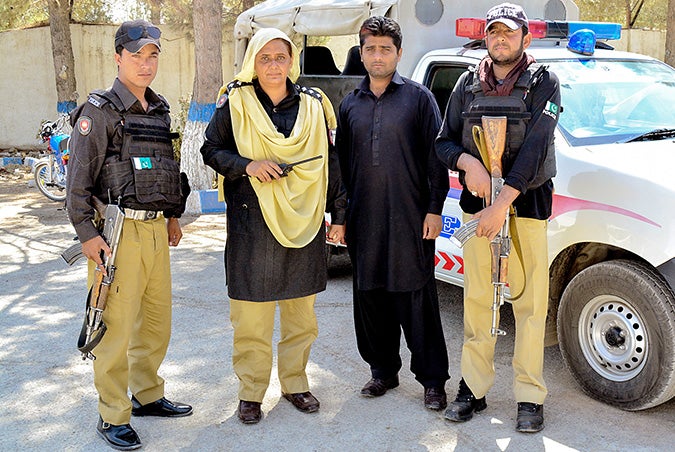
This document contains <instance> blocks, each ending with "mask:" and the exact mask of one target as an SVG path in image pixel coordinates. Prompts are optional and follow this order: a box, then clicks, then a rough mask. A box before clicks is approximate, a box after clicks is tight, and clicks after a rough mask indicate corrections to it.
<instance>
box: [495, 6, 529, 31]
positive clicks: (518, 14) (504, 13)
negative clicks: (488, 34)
mask: <svg viewBox="0 0 675 452" xmlns="http://www.w3.org/2000/svg"><path fill="white" fill-rule="evenodd" d="M495 22H501V23H503V24H504V25H506V26H507V27H509V28H510V29H511V30H517V29H519V28H520V27H523V26H524V27H526V28H529V26H528V20H527V16H526V15H525V11H524V10H523V7H522V6H520V5H514V4H513V3H501V4H499V5H497V6H494V7H492V8H490V10H489V11H488V12H487V16H486V17H485V31H487V30H488V28H490V26H491V25H492V24H494V23H495Z"/></svg>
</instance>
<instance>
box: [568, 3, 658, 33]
mask: <svg viewBox="0 0 675 452" xmlns="http://www.w3.org/2000/svg"><path fill="white" fill-rule="evenodd" d="M575 3H576V4H577V6H579V16H580V19H581V20H601V21H605V22H617V23H620V24H621V25H622V26H623V27H626V28H627V27H628V24H627V23H626V2H625V1H624V0H613V1H612V0H575ZM639 3H640V0H631V1H630V8H631V17H634V16H635V14H636V13H637V19H636V20H635V24H634V25H633V28H651V29H654V30H665V29H666V25H667V24H666V17H667V11H668V0H644V4H643V5H642V8H640V11H639V12H637V6H638V5H639Z"/></svg>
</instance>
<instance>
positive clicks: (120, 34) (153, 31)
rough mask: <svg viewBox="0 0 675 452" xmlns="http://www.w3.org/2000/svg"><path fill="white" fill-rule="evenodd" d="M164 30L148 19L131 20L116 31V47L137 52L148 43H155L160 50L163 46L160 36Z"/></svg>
mask: <svg viewBox="0 0 675 452" xmlns="http://www.w3.org/2000/svg"><path fill="white" fill-rule="evenodd" d="M160 36H162V32H161V30H160V29H159V28H157V27H156V26H154V25H153V24H151V23H150V22H148V21H147V20H130V21H127V22H124V23H123V24H122V25H120V28H118V29H117V33H115V48H118V47H119V46H122V47H124V48H125V49H127V50H128V51H129V52H131V53H136V52H138V51H139V50H141V49H142V48H143V47H145V46H146V45H148V44H154V45H156V46H157V48H158V49H159V50H162V46H161V45H160V43H159V38H160Z"/></svg>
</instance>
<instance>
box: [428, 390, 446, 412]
mask: <svg viewBox="0 0 675 452" xmlns="http://www.w3.org/2000/svg"><path fill="white" fill-rule="evenodd" d="M446 406H448V396H447V395H446V394H445V388H441V387H438V388H424V407H425V408H428V409H430V410H434V411H440V410H442V409H445V407H446Z"/></svg>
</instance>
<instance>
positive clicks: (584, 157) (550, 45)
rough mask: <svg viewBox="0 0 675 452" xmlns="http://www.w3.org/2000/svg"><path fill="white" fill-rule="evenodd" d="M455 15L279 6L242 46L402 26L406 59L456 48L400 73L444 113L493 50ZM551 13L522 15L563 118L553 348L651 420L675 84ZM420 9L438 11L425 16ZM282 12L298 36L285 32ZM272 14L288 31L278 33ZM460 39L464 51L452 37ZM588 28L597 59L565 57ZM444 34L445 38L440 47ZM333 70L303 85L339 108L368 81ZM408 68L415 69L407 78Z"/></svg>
mask: <svg viewBox="0 0 675 452" xmlns="http://www.w3.org/2000/svg"><path fill="white" fill-rule="evenodd" d="M286 3H288V4H289V5H290V6H289V8H285V6H284V5H285V4H286ZM298 3H303V4H307V5H309V6H310V7H311V6H312V5H314V8H313V9H312V8H310V12H311V13H312V14H313V15H314V16H313V17H314V19H313V20H309V19H307V20H304V21H303V20H301V19H299V17H300V16H301V15H302V10H301V8H300V6H299V5H298ZM443 3H444V2H438V1H434V2H423V1H418V2H416V3H415V4H414V9H412V8H413V7H412V6H411V5H412V2H404V1H394V0H390V1H372V2H366V1H363V2H359V1H356V0H332V1H327V0H321V1H312V0H310V1H309V2H299V1H293V0H290V1H288V2H283V1H279V0H275V1H272V2H264V3H261V4H260V5H258V6H256V7H254V8H253V9H252V10H249V11H248V12H245V13H243V14H242V16H240V19H241V22H238V28H236V29H235V37H236V38H237V39H238V40H240V41H239V42H240V49H239V52H240V56H241V55H243V50H244V49H245V42H243V44H242V41H246V39H247V38H246V34H247V33H249V35H248V36H250V33H253V32H254V31H255V30H256V29H257V28H260V27H264V26H276V27H278V28H281V29H282V30H284V31H285V32H287V33H289V35H292V36H294V37H300V38H302V39H303V40H304V42H303V43H302V44H303V45H304V46H305V47H303V48H305V49H307V48H308V47H309V46H308V45H307V44H308V42H311V40H310V41H308V40H307V36H324V37H332V36H337V35H341V36H342V35H346V36H351V37H352V39H353V36H354V34H355V33H357V31H358V26H359V25H360V23H361V22H362V20H363V19H364V18H365V17H368V15H375V14H380V15H387V16H390V17H393V18H394V19H396V20H397V21H399V23H401V25H402V29H403V34H404V41H403V49H404V56H405V55H406V45H407V44H409V43H411V42H415V43H416V44H417V45H416V47H419V41H423V42H424V43H425V44H424V45H425V46H427V47H432V46H439V45H443V44H444V43H448V44H449V45H457V46H458V47H456V48H447V49H437V50H432V51H428V52H426V53H424V54H422V55H421V56H419V55H415V56H414V58H415V60H416V61H415V64H413V65H411V64H410V61H409V60H408V61H407V63H406V64H407V66H406V65H405V64H402V65H401V66H400V67H399V69H400V71H401V73H402V74H403V75H404V76H408V77H410V78H412V79H413V80H415V81H418V82H420V83H423V84H424V85H426V86H427V87H429V88H430V89H431V91H432V92H433V93H434V95H435V96H436V99H437V101H438V104H439V106H440V108H441V111H444V108H445V105H446V103H447V99H448V96H449V94H450V92H451V91H452V87H453V85H454V83H455V82H456V80H457V78H458V77H459V75H460V74H461V73H462V72H463V71H465V70H466V69H467V68H468V67H470V66H472V65H475V64H476V63H478V61H479V60H480V59H481V58H482V57H483V56H484V55H485V50H484V48H481V41H480V31H481V19H468V20H466V21H460V22H455V19H458V18H459V17H461V16H463V15H464V14H465V13H466V8H469V7H468V6H466V3H464V2H463V3H462V5H461V8H465V9H464V10H461V8H454V6H455V5H457V4H459V2H448V1H446V2H445V3H451V4H452V5H453V11H452V15H450V12H449V11H445V10H444V9H443ZM493 3H495V2H490V3H489V4H486V3H484V2H474V3H473V5H472V6H471V7H470V9H471V11H469V13H470V16H472V17H477V18H482V17H484V14H485V11H486V10H487V9H488V8H489V7H490V6H492V5H493ZM529 3H531V4H529ZM542 3H543V2H523V6H524V7H525V10H526V11H527V13H528V16H529V17H530V19H533V18H545V19H547V20H541V21H539V20H537V21H534V20H531V26H530V29H531V30H532V31H536V33H535V38H536V39H534V40H533V44H532V46H531V47H530V49H528V53H530V54H532V55H533V56H534V57H535V58H536V59H537V61H538V62H541V63H544V64H546V65H548V66H549V70H551V71H553V72H555V73H556V75H557V76H558V78H559V79H560V86H561V104H562V107H563V111H562V113H561V114H560V121H559V125H558V129H557V131H556V135H555V143H556V158H557V166H558V174H557V176H556V177H555V179H554V183H555V194H554V204H553V214H552V216H551V218H550V224H549V228H548V238H549V274H550V293H549V309H548V325H547V344H549V345H551V344H554V343H556V342H557V343H559V346H560V349H561V351H562V356H563V358H564V360H565V363H566V365H567V367H568V368H569V370H570V372H571V373H572V375H573V376H574V378H575V380H576V381H577V382H578V383H579V385H580V386H581V388H582V389H583V390H584V391H585V392H586V393H587V394H589V395H591V396H592V397H594V398H596V399H598V400H601V401H603V402H606V403H608V404H611V405H615V406H618V407H620V408H622V409H625V410H642V409H646V408H650V407H653V406H656V405H659V404H661V403H663V402H666V401H667V400H669V399H671V398H672V397H673V396H675V176H674V175H673V174H674V172H675V140H674V138H675V108H674V107H673V106H674V105H675V70H674V69H673V68H671V67H670V66H668V65H666V64H664V63H662V62H660V61H658V60H656V59H653V58H650V57H646V56H643V55H637V54H632V53H625V52H618V51H614V50H611V47H610V46H609V45H607V44H606V41H607V40H608V39H611V38H614V39H616V38H618V36H616V32H617V28H618V31H620V27H618V26H616V24H609V25H608V24H592V23H580V22H574V21H573V20H574V19H576V18H577V17H578V10H576V9H575V8H576V7H575V6H574V4H573V3H571V2H569V1H567V2H563V1H559V0H550V1H549V2H547V3H546V4H545V5H544V7H542ZM346 4H353V5H352V6H358V5H355V4H360V7H361V11H358V14H360V16H359V15H358V14H357V13H356V12H353V14H351V15H350V14H348V9H345V8H344V6H345V5H346ZM420 4H422V5H424V4H426V5H427V6H428V8H427V9H426V10H422V9H421V8H419V7H418V5H420ZM266 5H267V8H268V9H266ZM429 5H431V6H429ZM434 5H440V6H441V9H440V11H439V10H438V7H437V6H434ZM376 7H377V8H379V9H376ZM270 8H271V9H270ZM406 8H408V10H406ZM456 10H457V11H458V12H457V11H456ZM261 11H262V13H261ZM283 11H286V12H287V13H288V14H289V16H288V17H287V18H286V19H289V20H291V21H290V22H285V21H284V20H282V19H281V18H283V17H285V16H283V14H281V12H283ZM355 11H356V10H355ZM265 14H266V15H267V16H268V17H274V18H275V20H276V22H273V23H271V24H270V23H267V22H266V21H265ZM434 14H436V15H435V16H434ZM468 15H469V14H467V16H468ZM551 15H553V17H552V16H551ZM364 16H365V17H364ZM310 17H311V16H307V18H310ZM449 17H450V18H449ZM317 18H318V19H317ZM347 18H348V19H349V20H347ZM551 19H556V20H551ZM561 19H562V20H561ZM565 19H567V20H566V21H565ZM415 20H417V24H416V25H415V24H414V23H412V24H411V22H414V21H415ZM434 20H436V21H435V22H434ZM570 20H572V21H570ZM450 22H452V26H450V25H449V24H450ZM294 24H295V25H297V24H300V26H299V27H295V25H294ZM350 24H351V25H350ZM406 24H408V25H407V26H406ZM439 24H440V25H442V26H441V27H440V28H434V25H439ZM482 26H483V27H484V22H482ZM246 27H248V28H246ZM294 27H295V28H294ZM455 27H457V28H459V29H461V32H460V34H463V35H464V37H458V36H456V35H454V36H451V34H454V31H455ZM579 28H582V29H592V30H594V33H595V36H596V37H597V38H598V41H597V44H596V45H595V46H594V47H595V48H593V46H591V48H590V49H589V48H586V49H585V50H584V52H585V53H586V54H580V53H575V52H572V51H570V50H568V49H567V45H568V44H569V39H568V38H569V36H570V34H571V32H572V31H574V30H575V29H579ZM247 30H248V31H247ZM467 30H468V31H467ZM439 32H441V33H445V35H446V38H445V39H443V40H440V39H439V37H438V33H439ZM586 34H587V33H586ZM467 36H468V38H467ZM471 38H474V39H471ZM315 39H316V38H315ZM321 39H322V40H320V41H319V42H321V43H322V44H323V45H322V46H324V47H329V48H330V47H331V39H330V38H321ZM352 43H356V44H357V43H358V40H356V41H352ZM343 45H344V44H343ZM333 52H334V53H335V54H339V53H338V52H336V51H333ZM306 53H307V55H309V52H308V51H307V52H306ZM342 61H344V60H342ZM316 62H317V61H316V60H314V59H312V60H309V59H305V58H304V57H303V65H304V67H305V68H306V69H307V68H309V67H310V66H315V67H317V65H316V64H315V63H316ZM404 62H405V61H404ZM331 64H332V66H331V72H330V73H314V74H312V73H310V71H308V70H305V71H304V75H303V76H304V80H301V83H303V84H308V85H312V86H319V87H322V88H324V89H325V91H326V92H328V93H329V95H330V96H331V97H332V100H333V102H334V104H335V105H336V106H337V105H338V104H339V102H340V100H341V96H342V95H343V94H344V93H345V92H347V91H348V90H349V89H352V87H353V86H355V84H356V83H358V81H360V80H361V78H362V75H360V76H354V75H348V74H342V73H341V72H342V71H345V70H346V69H347V68H348V67H351V63H350V62H347V63H345V66H344V68H342V71H341V70H340V68H336V69H332V68H333V67H336V65H335V64H333V61H331ZM319 67H321V66H319ZM405 67H409V68H410V67H411V68H414V69H408V70H407V71H408V72H406V70H404V68H405ZM335 70H337V73H336V72H335ZM345 72H346V71H345ZM450 186H451V188H450V191H449V192H448V197H447V200H446V203H445V208H444V210H443V221H444V229H443V232H442V234H441V237H439V238H438V239H437V241H436V277H437V278H438V279H440V280H442V281H446V282H449V283H452V284H457V285H460V286H461V285H462V282H463V259H462V250H461V249H460V248H457V247H456V246H454V245H453V244H452V242H451V241H450V240H449V237H450V236H451V235H452V234H453V233H454V231H456V230H457V228H459V227H460V226H461V211H460V209H459V206H458V199H459V193H460V190H461V186H460V185H459V182H458V180H457V175H456V174H453V173H450ZM404 263H405V256H401V264H402V265H404Z"/></svg>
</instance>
